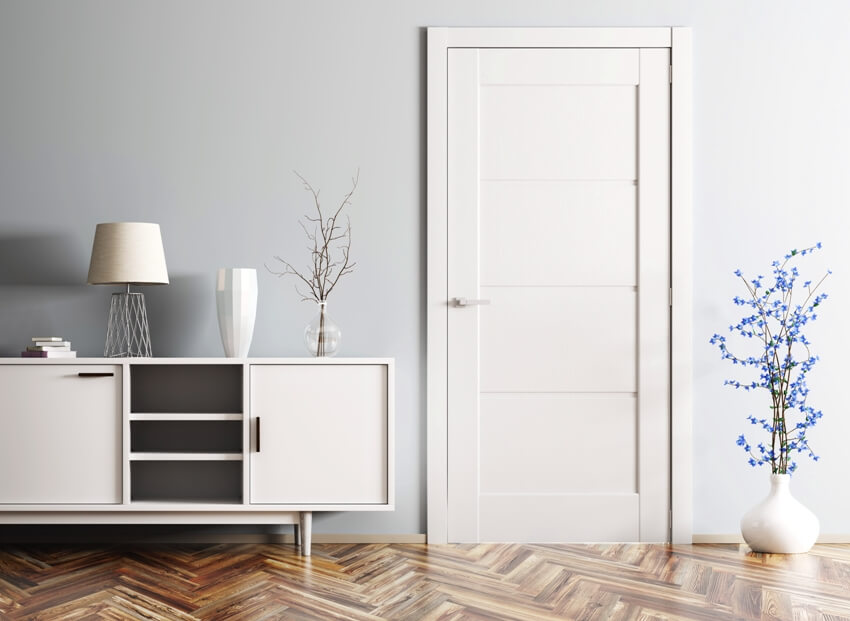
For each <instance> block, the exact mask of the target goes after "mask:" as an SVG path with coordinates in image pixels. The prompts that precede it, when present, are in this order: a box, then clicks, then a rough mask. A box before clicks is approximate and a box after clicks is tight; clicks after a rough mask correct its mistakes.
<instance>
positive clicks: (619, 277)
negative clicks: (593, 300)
mask: <svg viewBox="0 0 850 621" xmlns="http://www.w3.org/2000/svg"><path fill="white" fill-rule="evenodd" d="M636 206H637V187H636V186H635V184H634V182H633V181H620V182H617V181H613V182H605V183H599V182H596V181H551V182H547V183H539V182H529V181H482V182H481V222H480V229H481V284H482V286H487V285H516V284H519V283H522V284H525V285H536V286H540V285H550V286H551V285H594V284H598V283H605V284H607V285H630V286H634V285H637V270H636V268H635V260H634V258H635V252H636V247H635V246H636V243H637V239H636V235H635V227H636V226H637V207H636ZM576 222H581V223H582V226H576V225H575V224H576ZM588 229H590V230H593V231H596V234H594V235H588V234H587V230H588ZM553 248H557V249H558V252H559V253H560V259H559V260H558V261H550V260H549V259H550V257H549V253H550V252H551V251H552V249H553ZM565 265H566V266H569V269H564V266H565Z"/></svg>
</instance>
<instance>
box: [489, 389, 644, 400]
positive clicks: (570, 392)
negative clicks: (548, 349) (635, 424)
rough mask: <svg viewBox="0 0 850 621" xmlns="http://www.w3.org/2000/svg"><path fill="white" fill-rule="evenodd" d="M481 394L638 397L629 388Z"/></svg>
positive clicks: (490, 391)
mask: <svg viewBox="0 0 850 621" xmlns="http://www.w3.org/2000/svg"><path fill="white" fill-rule="evenodd" d="M479 394H482V395H492V396H504V397H508V396H511V395H521V396H523V397H527V396H533V395H537V396H540V397H565V398H570V397H575V398H580V399H585V398H587V397H598V398H607V399H611V398H619V399H625V398H636V397H637V393H636V392H629V391H627V390H611V391H598V390H597V391H592V390H589V391H587V392H582V391H581V390H563V391H557V392H552V391H542V390H541V391H536V390H525V391H522V390H482V391H480V393H479Z"/></svg>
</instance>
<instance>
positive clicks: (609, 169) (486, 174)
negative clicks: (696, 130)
mask: <svg viewBox="0 0 850 621" xmlns="http://www.w3.org/2000/svg"><path fill="white" fill-rule="evenodd" d="M636 104H637V89H636V88H635V87H633V86H584V85H582V86H513V85H510V86H484V87H481V91H480V106H481V111H480V115H481V116H480V123H481V128H482V129H483V130H484V131H481V138H480V140H481V142H480V145H481V151H480V157H481V178H482V179H627V180H632V179H634V178H635V176H636V170H637V169H636V151H637V133H636V132H635V126H636V123H637V109H636V108H637V105H636ZM556 153H557V157H553V155H554V154H556Z"/></svg>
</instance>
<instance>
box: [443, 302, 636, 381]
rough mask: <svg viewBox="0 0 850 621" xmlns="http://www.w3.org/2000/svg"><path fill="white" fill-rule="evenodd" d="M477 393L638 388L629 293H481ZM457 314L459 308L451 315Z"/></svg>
mask: <svg viewBox="0 0 850 621" xmlns="http://www.w3.org/2000/svg"><path fill="white" fill-rule="evenodd" d="M481 296H482V297H484V298H487V299H489V300H490V301H491V304H490V305H489V306H487V307H486V308H482V309H481V311H480V322H479V330H480V338H481V345H480V351H481V361H480V382H481V392H511V391H514V392H561V391H570V392H603V391H611V392H629V393H633V392H635V391H636V390H637V384H636V374H637V369H636V349H637V348H636V336H637V317H636V311H637V294H636V293H635V291H634V287H545V286H544V287H531V286H515V287H482V288H481ZM456 311H457V312H456V313H455V314H460V313H462V312H464V311H463V309H456Z"/></svg>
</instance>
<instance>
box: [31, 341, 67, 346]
mask: <svg viewBox="0 0 850 621" xmlns="http://www.w3.org/2000/svg"><path fill="white" fill-rule="evenodd" d="M34 345H35V346H36V347H71V341H35V343H34Z"/></svg>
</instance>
